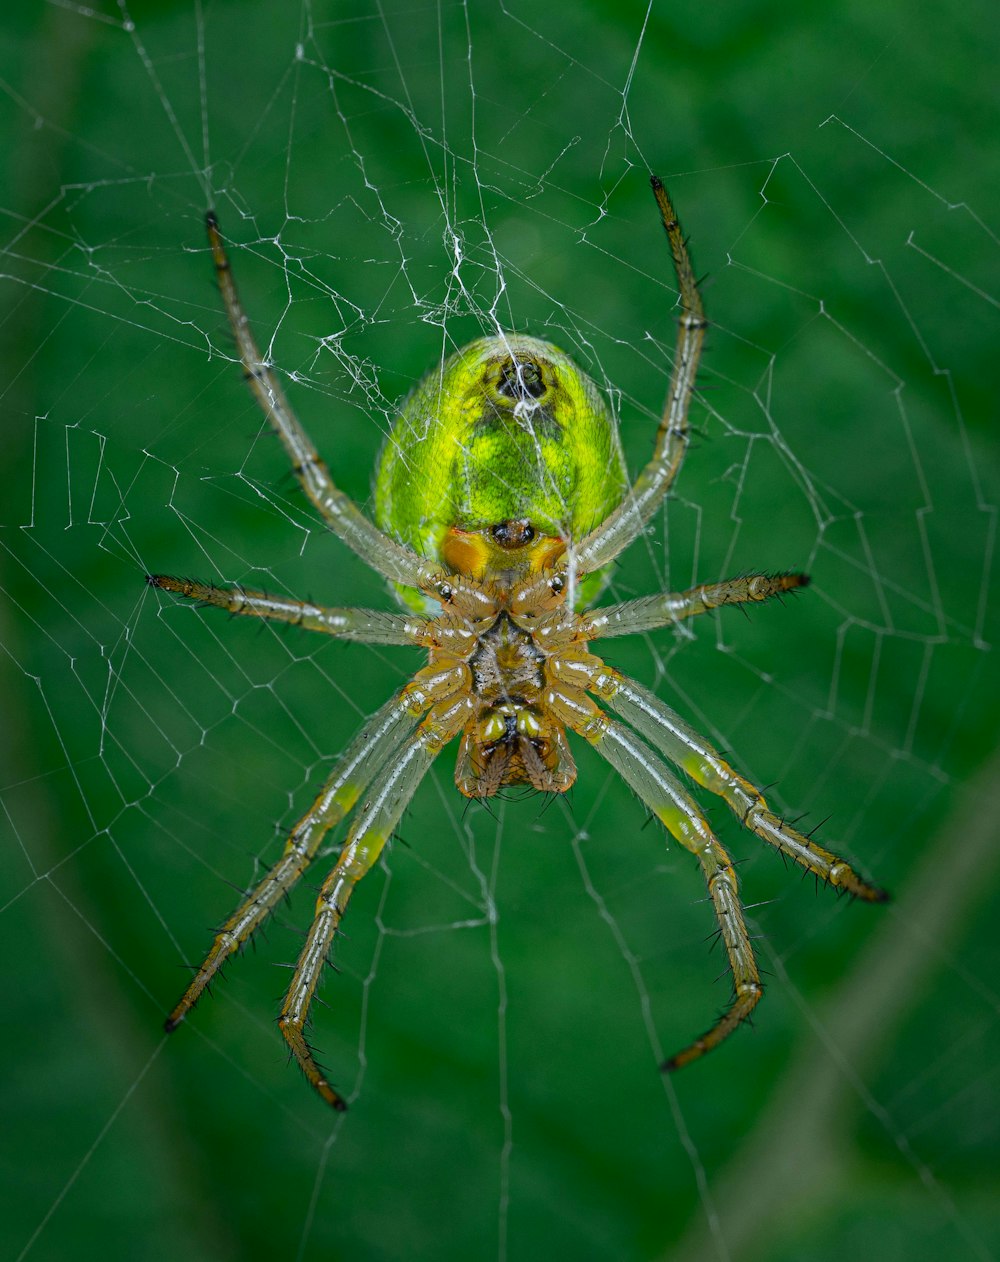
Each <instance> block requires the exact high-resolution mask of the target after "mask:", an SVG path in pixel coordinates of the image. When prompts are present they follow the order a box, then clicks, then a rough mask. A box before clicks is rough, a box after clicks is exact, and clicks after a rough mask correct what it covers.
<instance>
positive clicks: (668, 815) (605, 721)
mask: <svg viewBox="0 0 1000 1262" xmlns="http://www.w3.org/2000/svg"><path fill="white" fill-rule="evenodd" d="M549 696H550V701H551V705H552V708H553V710H554V712H555V713H556V714H557V715H558V716H559V718H560V719H562V721H563V722H564V723H566V725H567V726H568V727H571V728H573V730H574V731H576V732H577V733H578V734H579V735H581V736H583V737H584V739H586V740H587V741H589V742H590V744H591V745H593V747H594V748H595V749H596V750H597V752H598V753H599V754H600V755H601V756H602V757H603V758H606V759H607V761H608V762H609V763H610V764H611V766H612V767H614V769H615V770H616V771H617V772H618V774H619V775H620V776H621V777H622V779H623V780H625V781H626V782H627V783H628V784H629V785H630V786H631V788H632V789H633V790H634V792H635V793H636V795H637V796H638V798H639V800H640V801H641V802H642V803H643V804H644V805H645V806H646V807H648V808H649V810H650V811H652V813H653V814H654V815H655V816H656V818H657V819H658V820H659V821H660V822H661V823H662V824H663V825H664V827H665V828H666V829H667V831H668V832H669V833H670V834H671V835H672V836H673V837H675V838H676V839H677V840H678V841H679V842H680V843H681V845H682V846H683V847H684V848H685V849H686V850H689V851H690V852H691V853H692V854H693V855H694V856H695V857H696V858H697V860H698V862H699V863H700V864H701V870H702V873H703V875H704V877H705V882H706V884H707V885H708V893H709V896H710V898H711V900H712V907H713V908H714V910H715V916H716V919H717V920H718V922H719V929H720V931H721V934H722V942H723V945H724V947H725V949H726V955H727V957H728V959H729V967H730V969H731V970H732V975H733V1000H732V1002H731V1003H730V1005H729V1007H728V1008H727V1009H726V1010H725V1011H724V1012H723V1013H722V1015H721V1016H720V1017H719V1019H718V1021H716V1023H715V1025H713V1026H712V1027H711V1029H709V1030H707V1031H706V1032H705V1033H704V1034H703V1035H702V1036H701V1037H700V1038H697V1039H695V1041H694V1042H693V1043H691V1044H689V1045H688V1046H687V1047H685V1048H684V1049H683V1050H682V1051H680V1052H678V1053H676V1054H675V1055H674V1056H671V1057H669V1059H667V1060H665V1061H664V1062H663V1064H662V1065H661V1066H660V1068H661V1069H663V1070H665V1071H671V1070H674V1069H681V1068H682V1067H683V1066H684V1065H687V1064H690V1062H691V1061H693V1060H697V1059H698V1057H699V1056H703V1055H704V1054H705V1053H706V1052H710V1051H711V1050H712V1049H713V1048H714V1047H718V1045H719V1044H720V1043H721V1042H722V1041H723V1039H725V1038H728V1037H729V1035H730V1034H732V1032H733V1031H734V1030H735V1029H736V1028H737V1026H739V1025H740V1024H741V1023H742V1022H743V1021H745V1020H746V1019H747V1017H749V1016H750V1014H751V1012H753V1010H754V1008H755V1007H756V1006H757V1003H758V1002H759V1000H760V998H761V995H762V994H763V993H764V988H763V986H762V984H761V980H760V974H759V972H758V970H757V961H756V959H755V957H754V952H753V947H752V945H751V943H750V935H749V934H748V933H747V927H746V922H745V921H744V919H743V908H742V905H741V903H740V897H739V887H738V883H737V880H736V871H735V869H734V868H733V864H732V860H731V859H730V858H729V855H728V854H727V853H726V850H725V848H724V847H723V846H722V844H721V842H719V840H718V839H717V838H716V837H715V835H714V834H713V832H712V830H711V828H710V827H709V826H708V823H707V821H706V820H705V818H704V816H703V815H702V814H701V812H700V811H699V810H698V807H697V806H696V805H695V803H694V802H693V801H692V800H691V798H690V797H689V796H688V794H687V793H685V791H684V789H683V788H682V786H681V784H680V782H679V781H678V780H677V778H676V777H675V776H674V775H673V774H672V773H671V772H670V771H669V770H668V769H667V767H666V765H665V764H664V763H663V762H662V761H661V760H660V758H659V757H658V756H657V755H656V754H655V753H654V752H653V750H651V749H650V748H649V746H648V745H647V744H646V743H645V742H644V741H643V740H642V739H641V738H640V737H639V736H637V735H636V733H634V732H632V731H630V730H629V729H628V728H627V727H626V726H625V725H624V724H623V723H618V722H617V721H616V720H614V719H612V718H610V717H609V716H608V715H606V714H605V713H604V712H603V711H602V710H601V709H600V708H599V707H598V706H597V705H595V704H594V702H593V701H592V700H591V699H590V698H589V697H588V696H586V694H585V693H583V692H581V691H579V690H577V689H575V688H566V689H553V690H552V691H551V692H550V694H549Z"/></svg>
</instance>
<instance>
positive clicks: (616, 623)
mask: <svg viewBox="0 0 1000 1262" xmlns="http://www.w3.org/2000/svg"><path fill="white" fill-rule="evenodd" d="M808 584H809V576H808V574H744V575H741V576H739V577H737V578H727V579H724V580H723V581H722V582H719V583H699V584H698V586H697V587H690V588H688V590H687V591H685V592H666V593H664V594H662V595H658V596H641V597H640V598H639V599H638V600H627V601H625V602H624V603H622V604H620V605H608V606H606V607H605V608H603V609H593V610H591V611H590V612H589V613H585V614H584V615H583V621H584V623H585V625H586V629H587V638H588V639H591V640H599V639H608V638H609V637H611V636H615V635H634V634H637V633H639V632H643V631H656V630H657V629H658V628H660V627H669V626H671V625H672V624H674V623H676V622H682V621H683V620H684V619H685V618H694V617H696V616H697V615H698V614H701V613H711V612H712V611H713V610H715V609H721V608H722V607H723V606H724V605H750V604H759V603H760V602H761V601H765V600H771V599H773V598H774V597H779V598H780V597H781V596H783V595H784V594H785V593H786V592H791V591H795V590H796V589H797V588H799V587H806V586H808Z"/></svg>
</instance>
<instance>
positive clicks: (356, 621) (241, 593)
mask: <svg viewBox="0 0 1000 1262" xmlns="http://www.w3.org/2000/svg"><path fill="white" fill-rule="evenodd" d="M146 582H147V583H148V584H149V585H150V587H158V588H160V589H161V590H163V591H167V592H173V593H174V595H176V596H184V597H186V598H187V599H188V600H197V601H199V602H200V603H201V604H202V605H214V606H216V607H217V608H219V609H226V610H228V611H229V612H230V613H231V614H241V615H247V616H249V617H251V618H264V619H267V620H268V621H269V622H287V623H290V624H291V625H293V626H296V627H304V628H305V629H306V630H307V631H322V632H323V633H324V634H325V635H332V636H336V637H337V638H338V639H340V640H359V641H361V642H362V643H363V644H428V643H429V627H430V622H429V620H428V619H425V618H416V617H413V616H411V615H408V614H401V613H387V612H384V611H383V610H381V609H331V608H330V607H329V606H326V605H314V604H313V603H312V602H311V601H305V600H293V599H292V598H291V597H290V596H269V595H268V594H267V593H266V592H258V591H253V590H251V589H250V588H247V587H216V586H215V584H214V583H198V582H195V581H193V580H192V579H187V578H172V577H171V576H170V575H169V574H147V576H146Z"/></svg>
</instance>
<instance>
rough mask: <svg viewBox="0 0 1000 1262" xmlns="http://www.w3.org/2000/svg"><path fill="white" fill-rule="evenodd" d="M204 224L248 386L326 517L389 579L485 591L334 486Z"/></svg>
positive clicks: (210, 217) (446, 591) (441, 591)
mask: <svg viewBox="0 0 1000 1262" xmlns="http://www.w3.org/2000/svg"><path fill="white" fill-rule="evenodd" d="M205 228H206V230H207V232H208V243H209V246H210V247H211V250H212V260H213V262H214V264H215V274H216V277H217V278H218V282H219V290H220V292H221V294H222V301H223V303H224V305H225V308H226V315H227V317H228V319H229V324H230V327H231V329H232V331H233V337H234V338H235V340H236V345H237V348H238V350H239V354H240V360H241V362H242V364H243V371H244V373H245V375H246V378H247V381H248V383H249V385H250V389H251V390H252V391H253V395H254V398H255V399H256V400H257V403H258V405H259V406H260V409H261V411H262V412H263V413H264V415H265V416H266V417H267V420H268V422H269V424H270V425H271V428H272V429H273V430H274V432H275V433H276V434H277V435H278V437H279V439H280V440H281V444H282V446H283V447H284V449H285V452H286V453H287V455H288V459H289V460H290V461H291V463H292V468H293V469H294V471H295V476H296V477H297V478H298V480H299V483H300V485H301V487H302V489H303V491H305V493H306V495H307V496H308V498H309V499H310V501H311V502H312V503H313V504H314V505H315V507H316V508H317V509H318V510H319V512H320V514H321V515H322V517H323V519H324V521H325V522H326V523H327V525H328V526H329V527H330V529H331V530H332V531H333V532H334V534H336V535H337V536H338V537H339V538H340V539H342V540H343V542H344V543H346V544H347V546H348V547H349V548H351V549H352V550H353V551H354V552H356V553H357V554H358V556H359V557H361V559H362V560H363V561H364V562H365V563H366V564H367V565H369V566H371V568H372V569H373V570H375V571H376V572H377V573H379V574H382V575H384V577H385V578H388V579H391V580H392V581H393V582H396V583H404V584H406V585H407V586H409V587H419V588H420V589H421V591H424V592H426V593H427V594H428V595H430V596H433V597H435V598H436V599H439V600H442V601H444V602H445V603H446V604H447V603H450V602H451V599H452V594H453V593H454V591H455V590H456V589H458V588H460V589H462V591H463V592H465V593H466V595H467V596H469V598H474V597H475V596H476V594H477V593H478V592H479V591H481V589H480V588H479V585H478V584H476V583H473V582H470V581H468V580H465V579H463V578H460V577H457V576H455V575H450V574H448V573H447V572H446V571H445V570H444V568H443V567H442V566H440V565H437V564H435V563H433V562H431V561H428V560H426V559H425V558H424V557H421V556H418V555H417V553H416V552H413V551H411V550H410V549H409V548H406V547H404V546H403V545H402V544H400V543H397V542H396V540H395V539H391V538H390V537H389V536H388V535H386V534H384V533H383V532H382V531H381V530H379V529H378V527H377V526H375V525H374V524H373V523H372V522H370V521H369V520H368V518H367V517H366V516H365V515H364V513H362V512H361V510H360V509H359V508H358V507H357V505H356V504H355V503H354V501H353V500H352V499H351V498H350V496H348V495H346V494H345V493H344V492H343V491H341V490H340V489H339V487H337V486H336V484H335V483H334V481H333V478H332V477H331V476H330V470H329V469H328V468H327V466H326V462H325V461H324V460H322V459H321V457H320V455H319V453H318V452H317V450H316V448H315V447H314V446H313V443H312V440H311V439H310V438H309V435H308V434H307V433H306V432H305V430H304V429H303V428H302V426H301V424H300V423H299V421H298V418H297V417H296V416H295V413H294V412H293V411H292V409H291V407H290V405H289V403H288V400H287V399H286V398H285V393H284V391H283V390H282V388H281V384H280V382H279V381H278V378H277V377H276V376H275V375H274V373H273V372H272V371H271V367H270V365H269V364H268V362H267V361H266V360H265V359H264V357H263V356H262V355H261V353H260V350H259V349H258V347H257V343H256V341H255V340H254V336H253V333H252V332H251V331H250V321H249V320H248V318H247V315H246V312H245V311H244V310H243V305H242V303H241V302H240V298H239V294H238V293H237V290H236V282H235V281H234V280H233V274H232V268H231V266H230V263H229V258H228V256H227V255H226V248H225V245H224V244H223V240H222V234H221V233H220V232H219V221H218V220H217V219H216V217H215V213H214V211H209V212H208V214H207V215H206V216H205Z"/></svg>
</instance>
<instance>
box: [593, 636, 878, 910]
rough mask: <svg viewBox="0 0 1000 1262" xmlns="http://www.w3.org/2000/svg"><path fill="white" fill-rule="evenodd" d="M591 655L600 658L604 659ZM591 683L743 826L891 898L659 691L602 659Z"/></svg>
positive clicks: (859, 893)
mask: <svg viewBox="0 0 1000 1262" xmlns="http://www.w3.org/2000/svg"><path fill="white" fill-rule="evenodd" d="M593 661H594V662H600V659H599V658H594V659H593ZM587 686H588V687H589V688H590V690H591V691H593V692H595V693H596V694H597V695H598V696H599V697H601V699H602V700H604V701H606V702H607V703H608V705H609V706H611V707H612V709H614V710H616V711H617V712H618V713H619V714H620V715H621V716H622V718H623V719H625V721H626V722H627V723H630V724H631V725H632V726H633V727H634V728H635V729H636V731H637V732H641V733H642V735H643V736H644V737H645V739H646V740H648V741H650V742H651V744H653V746H654V747H655V748H656V749H659V750H662V751H663V753H665V754H666V755H667V757H668V758H669V759H670V761H671V762H673V763H675V764H676V765H677V766H678V767H680V768H681V769H682V770H683V771H686V772H687V774H688V775H689V776H690V777H691V778H692V780H694V781H695V783H696V784H700V785H702V786H703V787H704V788H706V789H708V790H710V791H711V792H712V793H715V794H718V796H719V797H721V798H722V799H723V800H724V801H725V802H726V803H727V805H728V806H729V808H730V809H731V810H732V812H733V814H734V815H736V817H737V819H739V821H740V822H741V823H742V824H743V825H744V827H746V828H748V829H749V830H750V831H751V832H752V833H755V834H756V835H757V836H758V837H760V838H761V840H762V841H766V842H767V843H768V845H770V846H774V848H775V849H776V850H780V851H781V852H782V854H786V855H788V856H789V857H790V858H792V859H794V860H795V862H796V863H798V864H800V865H801V866H802V867H803V868H805V869H806V870H807V871H809V872H812V873H814V874H815V875H816V876H818V877H820V879H821V880H823V881H826V883H827V884H828V885H832V886H833V887H834V888H835V889H842V890H846V891H847V893H849V894H853V895H855V896H856V897H857V898H861V899H864V901H865V902H869V903H884V902H887V901H888V898H889V895H888V894H887V893H886V891H885V890H883V889H880V888H879V887H878V886H877V885H871V884H869V883H868V882H867V881H863V880H862V879H861V877H860V876H858V874H857V873H856V872H855V871H854V869H853V868H852V867H851V865H850V864H849V863H848V862H847V861H846V860H845V859H841V858H840V856H839V855H836V854H833V853H832V852H831V851H829V850H824V848H823V847H822V846H819V845H817V844H816V842H814V841H811V840H810V839H809V838H808V837H805V836H803V834H802V833H800V832H798V831H797V830H796V829H794V828H792V826H791V825H790V824H787V823H786V822H785V821H784V820H783V819H780V818H779V817H778V816H777V815H775V814H774V812H773V811H772V810H771V808H770V807H769V806H768V804H767V802H766V800H765V798H764V795H763V794H762V793H761V792H760V790H759V789H758V788H756V787H755V786H754V785H753V784H751V783H750V781H749V780H745V779H744V778H743V776H741V775H740V774H739V773H738V772H736V771H734V770H733V768H732V767H731V766H730V765H729V763H728V762H726V760H725V759H724V758H723V757H722V756H721V755H720V754H719V753H718V752H717V751H716V750H715V749H714V748H713V747H712V746H711V745H710V744H709V743H708V741H706V740H705V739H704V738H703V737H701V736H699V735H698V733H697V732H696V731H695V730H694V729H693V728H692V727H690V726H689V725H688V724H687V723H685V722H684V720H683V719H682V718H681V717H680V716H679V715H678V714H676V713H675V712H674V711H673V710H671V709H670V707H669V706H668V705H665V704H664V703H663V702H662V701H661V700H660V698H659V697H657V696H656V694H655V693H652V692H650V691H649V689H648V688H644V687H643V686H642V684H639V683H636V681H635V680H634V679H628V678H626V677H625V676H624V675H621V674H619V673H618V671H616V670H613V669H612V668H611V667H609V666H606V665H605V664H604V663H603V662H601V663H600V667H599V668H596V667H595V668H594V674H593V677H592V682H591V683H590V684H588V685H587Z"/></svg>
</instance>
